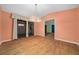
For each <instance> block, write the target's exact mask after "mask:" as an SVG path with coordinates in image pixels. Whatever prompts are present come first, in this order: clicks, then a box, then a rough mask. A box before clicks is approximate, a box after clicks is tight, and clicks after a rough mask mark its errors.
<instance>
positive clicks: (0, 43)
mask: <svg viewBox="0 0 79 59" xmlns="http://www.w3.org/2000/svg"><path fill="white" fill-rule="evenodd" d="M11 40H12V39H8V40H3V41H1V42H0V45H1V44H2V43H4V42H8V41H11Z"/></svg>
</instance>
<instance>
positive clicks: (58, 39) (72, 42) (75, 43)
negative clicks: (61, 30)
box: [55, 37, 79, 46]
mask: <svg viewBox="0 0 79 59" xmlns="http://www.w3.org/2000/svg"><path fill="white" fill-rule="evenodd" d="M55 40H60V41H64V42H68V43H72V44H76V45H78V46H79V43H78V42H73V41H69V40H66V39H61V38H56V37H55Z"/></svg>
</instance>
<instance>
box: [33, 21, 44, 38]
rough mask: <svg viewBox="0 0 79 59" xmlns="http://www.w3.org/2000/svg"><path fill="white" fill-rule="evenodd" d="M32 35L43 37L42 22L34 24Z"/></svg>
mask: <svg viewBox="0 0 79 59" xmlns="http://www.w3.org/2000/svg"><path fill="white" fill-rule="evenodd" d="M34 35H35V36H36V35H38V36H44V22H43V21H41V22H35V23H34Z"/></svg>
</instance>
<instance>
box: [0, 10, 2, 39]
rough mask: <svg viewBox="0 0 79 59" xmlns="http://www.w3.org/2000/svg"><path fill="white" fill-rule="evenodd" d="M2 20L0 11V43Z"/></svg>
mask: <svg viewBox="0 0 79 59" xmlns="http://www.w3.org/2000/svg"><path fill="white" fill-rule="evenodd" d="M1 23H2V20H1V11H0V41H1V37H2V24H1Z"/></svg>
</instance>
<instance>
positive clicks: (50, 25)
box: [45, 19, 55, 37]
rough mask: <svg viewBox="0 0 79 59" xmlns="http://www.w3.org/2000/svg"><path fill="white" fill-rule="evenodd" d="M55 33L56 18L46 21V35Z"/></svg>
mask: <svg viewBox="0 0 79 59" xmlns="http://www.w3.org/2000/svg"><path fill="white" fill-rule="evenodd" d="M54 33H55V23H54V19H51V20H47V21H45V36H53V37H54Z"/></svg>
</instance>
